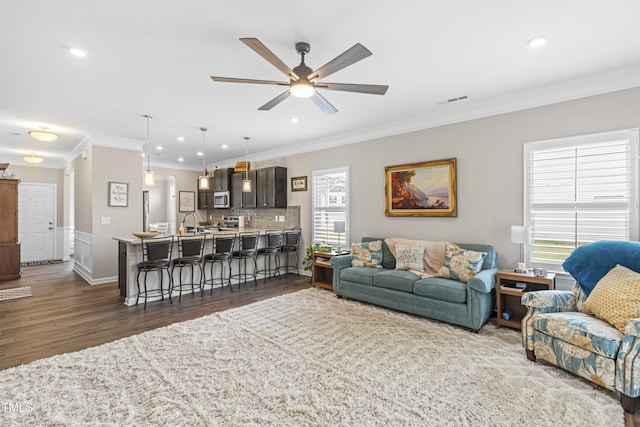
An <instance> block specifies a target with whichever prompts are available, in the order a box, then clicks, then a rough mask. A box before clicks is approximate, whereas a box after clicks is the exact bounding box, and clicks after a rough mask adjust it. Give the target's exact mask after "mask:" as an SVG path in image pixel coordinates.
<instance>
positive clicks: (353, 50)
mask: <svg viewBox="0 0 640 427" xmlns="http://www.w3.org/2000/svg"><path fill="white" fill-rule="evenodd" d="M367 56H371V51H370V50H369V49H367V48H366V47H364V46H362V45H361V44H360V43H356V44H354V45H353V46H352V47H350V48H349V49H347V50H346V51H345V52H343V53H342V54H340V55H338V56H337V57H335V58H334V59H332V60H331V61H329V62H327V63H326V64H324V65H323V66H322V67H320V68H318V69H317V70H316V71H314V72H313V73H311V74H310V75H309V76H308V79H309V81H315V80H320V79H323V78H325V77H327V76H328V75H330V74H333V73H335V72H336V71H340V70H342V69H343V68H345V67H348V66H349V65H352V64H355V63H356V62H358V61H361V60H363V59H364V58H366V57H367Z"/></svg>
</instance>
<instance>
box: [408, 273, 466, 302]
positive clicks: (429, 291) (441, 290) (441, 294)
mask: <svg viewBox="0 0 640 427" xmlns="http://www.w3.org/2000/svg"><path fill="white" fill-rule="evenodd" d="M413 293H414V294H416V295H420V296H423V297H429V298H434V299H438V300H441V301H449V302H455V303H465V302H466V301H467V285H465V284H464V283H461V282H457V281H455V280H450V279H443V278H437V277H432V278H429V279H420V280H417V281H416V282H415V283H414V284H413Z"/></svg>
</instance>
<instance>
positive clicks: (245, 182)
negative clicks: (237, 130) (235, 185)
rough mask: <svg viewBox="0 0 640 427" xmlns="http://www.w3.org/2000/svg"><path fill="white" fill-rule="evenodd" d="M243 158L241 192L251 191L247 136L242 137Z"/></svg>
mask: <svg viewBox="0 0 640 427" xmlns="http://www.w3.org/2000/svg"><path fill="white" fill-rule="evenodd" d="M244 160H245V168H246V169H245V175H244V179H243V180H242V192H243V193H251V180H250V179H249V137H248V136H245V137H244Z"/></svg>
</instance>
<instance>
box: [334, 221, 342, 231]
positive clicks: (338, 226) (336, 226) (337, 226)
mask: <svg viewBox="0 0 640 427" xmlns="http://www.w3.org/2000/svg"><path fill="white" fill-rule="evenodd" d="M344 231H345V222H344V221H334V222H333V232H334V233H344Z"/></svg>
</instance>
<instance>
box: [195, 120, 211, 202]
mask: <svg viewBox="0 0 640 427" xmlns="http://www.w3.org/2000/svg"><path fill="white" fill-rule="evenodd" d="M200 130H201V131H202V170H204V175H202V176H199V177H198V189H200V190H208V189H209V171H207V167H206V165H205V161H204V133H205V132H206V131H207V128H200Z"/></svg>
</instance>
